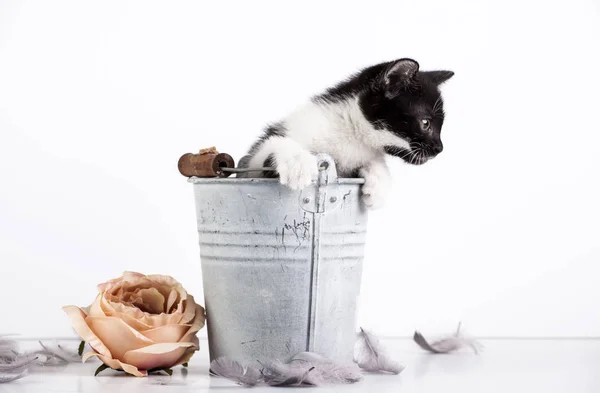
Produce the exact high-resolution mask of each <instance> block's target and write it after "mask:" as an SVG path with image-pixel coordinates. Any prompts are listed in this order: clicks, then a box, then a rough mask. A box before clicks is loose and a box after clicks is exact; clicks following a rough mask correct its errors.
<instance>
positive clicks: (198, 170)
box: [177, 153, 235, 177]
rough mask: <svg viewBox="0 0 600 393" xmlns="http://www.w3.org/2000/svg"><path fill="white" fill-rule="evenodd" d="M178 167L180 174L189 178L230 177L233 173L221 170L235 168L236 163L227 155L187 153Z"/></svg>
mask: <svg viewBox="0 0 600 393" xmlns="http://www.w3.org/2000/svg"><path fill="white" fill-rule="evenodd" d="M177 167H178V168H179V172H180V173H181V174H182V175H183V176H187V177H192V176H194V177H228V176H229V175H231V172H226V171H223V170H222V169H221V168H235V162H234V161H233V158H232V157H231V156H230V155H229V154H227V153H219V154H192V153H187V154H184V155H182V156H181V158H180V159H179V162H178V164H177Z"/></svg>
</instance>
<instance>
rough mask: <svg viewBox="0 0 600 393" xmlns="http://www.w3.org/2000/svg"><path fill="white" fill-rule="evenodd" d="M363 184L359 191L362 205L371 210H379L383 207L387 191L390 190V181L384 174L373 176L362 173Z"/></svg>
mask: <svg viewBox="0 0 600 393" xmlns="http://www.w3.org/2000/svg"><path fill="white" fill-rule="evenodd" d="M362 174H363V177H364V178H365V184H364V185H363V186H362V189H361V193H362V196H361V200H362V202H363V204H364V205H365V206H366V207H367V208H369V209H372V210H375V209H379V208H380V207H383V205H385V201H386V199H387V194H388V190H389V188H390V184H391V182H390V179H389V177H388V176H387V173H386V174H381V175H380V176H374V175H373V174H369V173H365V172H363V173H362Z"/></svg>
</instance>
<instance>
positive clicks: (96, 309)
mask: <svg viewBox="0 0 600 393" xmlns="http://www.w3.org/2000/svg"><path fill="white" fill-rule="evenodd" d="M101 301H102V294H101V293H99V294H98V296H96V299H95V300H94V302H93V303H92V304H91V305H90V308H89V311H88V312H87V313H86V314H87V315H88V316H89V317H105V316H106V314H105V313H104V310H102V307H101V306H100V302H101Z"/></svg>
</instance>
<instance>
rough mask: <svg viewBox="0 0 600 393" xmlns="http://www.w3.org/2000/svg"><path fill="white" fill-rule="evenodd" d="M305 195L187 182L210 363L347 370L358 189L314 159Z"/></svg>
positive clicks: (243, 184) (358, 269)
mask: <svg viewBox="0 0 600 393" xmlns="http://www.w3.org/2000/svg"><path fill="white" fill-rule="evenodd" d="M317 158H318V162H319V175H318V178H317V179H315V180H314V181H313V184H312V185H311V186H309V187H307V188H305V189H303V190H302V191H293V190H291V189H290V188H288V187H286V186H283V185H281V184H280V183H279V182H278V180H277V179H258V178H254V179H253V178H210V179H206V178H190V180H189V181H190V182H191V183H193V185H194V194H195V205H196V215H197V220H198V235H199V240H200V258H201V263H202V279H203V283H204V301H205V307H206V313H207V330H208V345H209V353H210V359H211V360H213V359H215V358H218V357H221V356H230V357H234V358H241V359H245V360H249V361H262V360H272V359H280V360H282V361H286V360H287V359H288V358H289V357H290V356H293V355H294V354H296V353H298V352H301V351H313V352H318V353H320V354H322V355H324V356H327V357H329V358H331V359H333V360H336V361H341V362H351V361H352V357H353V347H354V341H355V337H356V336H355V334H356V323H355V317H356V306H357V297H358V295H359V292H360V281H361V275H362V261H363V250H364V244H365V235H366V224H367V213H366V211H365V210H364V209H363V207H362V205H361V203H360V185H361V184H362V183H363V179H346V178H343V179H342V178H338V177H337V173H336V168H335V164H334V161H333V160H332V159H331V157H329V156H327V155H318V156H317Z"/></svg>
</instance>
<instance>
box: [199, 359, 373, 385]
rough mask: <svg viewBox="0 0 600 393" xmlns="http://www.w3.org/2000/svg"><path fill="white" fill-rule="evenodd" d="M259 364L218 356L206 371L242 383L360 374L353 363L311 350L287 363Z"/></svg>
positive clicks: (338, 380) (324, 380)
mask: <svg viewBox="0 0 600 393" xmlns="http://www.w3.org/2000/svg"><path fill="white" fill-rule="evenodd" d="M261 366H262V367H261V369H260V370H258V369H255V368H253V367H251V366H245V365H243V364H241V363H240V362H237V361H235V360H233V359H230V358H226V357H222V358H219V359H215V360H213V361H212V362H211V364H210V371H211V374H213V375H218V376H221V377H223V378H227V379H229V380H232V381H234V382H236V383H238V384H240V385H246V386H255V385H259V384H260V385H268V386H280V387H283V386H322V385H330V384H347V383H354V382H358V381H360V380H362V374H361V372H360V369H359V368H358V366H357V365H356V364H354V363H351V364H339V363H335V362H333V361H332V360H330V359H327V358H326V357H324V356H321V355H319V354H316V353H312V352H300V353H298V354H297V355H295V356H293V357H292V358H291V359H290V360H289V361H288V362H287V363H284V362H281V361H279V360H272V361H267V362H262V363H261Z"/></svg>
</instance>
